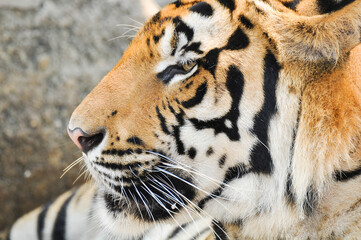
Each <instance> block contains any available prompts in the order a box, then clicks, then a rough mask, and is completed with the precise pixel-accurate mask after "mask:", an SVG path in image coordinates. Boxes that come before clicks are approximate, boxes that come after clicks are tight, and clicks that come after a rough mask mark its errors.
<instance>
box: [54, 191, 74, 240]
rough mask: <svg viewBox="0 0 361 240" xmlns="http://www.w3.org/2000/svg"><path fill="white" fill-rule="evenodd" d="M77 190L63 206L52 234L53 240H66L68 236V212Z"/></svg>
mask: <svg viewBox="0 0 361 240" xmlns="http://www.w3.org/2000/svg"><path fill="white" fill-rule="evenodd" d="M75 193H76V190H75V191H73V193H72V194H71V195H70V197H68V199H66V201H65V202H64V203H63V205H62V206H61V208H60V210H59V212H58V216H57V217H56V220H55V224H54V229H53V233H52V240H65V235H66V211H67V209H68V205H69V203H70V201H71V199H72V198H73V197H74V195H75Z"/></svg>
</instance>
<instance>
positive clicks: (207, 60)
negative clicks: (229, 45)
mask: <svg viewBox="0 0 361 240" xmlns="http://www.w3.org/2000/svg"><path fill="white" fill-rule="evenodd" d="M221 51H222V50H221V49H219V48H215V49H212V50H210V51H209V52H208V53H207V55H206V56H204V57H203V58H202V62H201V64H202V66H203V68H204V69H206V70H208V71H209V72H210V73H211V74H212V75H213V77H216V73H215V72H216V67H217V64H218V57H219V53H220V52H221Z"/></svg>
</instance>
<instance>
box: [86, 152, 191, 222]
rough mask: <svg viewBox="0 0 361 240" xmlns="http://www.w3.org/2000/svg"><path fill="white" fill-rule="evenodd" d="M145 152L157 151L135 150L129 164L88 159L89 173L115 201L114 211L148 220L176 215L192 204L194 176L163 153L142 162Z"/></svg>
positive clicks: (102, 159)
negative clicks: (138, 151)
mask: <svg viewBox="0 0 361 240" xmlns="http://www.w3.org/2000/svg"><path fill="white" fill-rule="evenodd" d="M144 152H150V153H156V152H154V151H143V152H142V153H140V154H137V153H134V156H132V155H129V156H128V157H132V158H133V161H131V162H129V163H127V164H120V163H116V162H114V161H113V162H106V161H104V158H98V159H97V160H96V161H92V162H89V161H88V162H89V164H88V165H89V167H90V168H91V169H90V172H91V173H92V175H93V176H94V178H95V179H97V180H98V182H100V183H101V184H102V185H103V186H105V187H106V189H107V192H108V193H109V195H110V196H112V197H109V198H108V200H109V201H113V204H112V209H113V211H115V212H119V211H120V210H122V211H127V212H128V213H131V214H132V215H134V216H135V217H137V218H139V219H142V220H146V221H149V222H154V221H157V220H166V219H168V218H173V215H175V214H176V213H178V212H179V211H181V210H182V209H183V208H189V205H191V204H192V203H193V202H192V201H193V200H194V198H195V196H196V193H197V191H196V186H195V185H194V183H193V178H192V177H191V175H190V174H189V173H187V172H186V171H184V170H182V169H178V168H177V167H176V166H175V165H174V162H170V159H169V158H167V157H165V155H163V154H158V155H157V154H147V156H152V159H150V158H145V159H147V160H144V159H143V161H142V160H141V159H140V156H141V155H142V154H144ZM161 156H163V157H161ZM112 199H113V200H112Z"/></svg>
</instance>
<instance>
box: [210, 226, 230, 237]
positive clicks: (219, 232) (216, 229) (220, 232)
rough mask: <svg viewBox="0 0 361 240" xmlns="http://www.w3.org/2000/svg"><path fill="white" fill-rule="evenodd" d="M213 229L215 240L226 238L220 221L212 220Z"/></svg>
mask: <svg viewBox="0 0 361 240" xmlns="http://www.w3.org/2000/svg"><path fill="white" fill-rule="evenodd" d="M213 230H214V236H215V237H216V240H228V239H229V238H228V237H227V234H226V229H225V228H224V226H223V224H222V223H220V222H217V223H216V222H213Z"/></svg>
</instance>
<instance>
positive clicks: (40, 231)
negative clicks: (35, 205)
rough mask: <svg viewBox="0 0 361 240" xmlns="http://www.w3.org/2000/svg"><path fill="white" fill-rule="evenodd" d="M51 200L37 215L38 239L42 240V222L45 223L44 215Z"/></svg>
mask: <svg viewBox="0 0 361 240" xmlns="http://www.w3.org/2000/svg"><path fill="white" fill-rule="evenodd" d="M51 204H52V202H50V203H48V204H46V205H45V206H44V207H43V209H42V210H41V212H40V214H39V216H38V225H37V233H38V239H39V240H43V230H44V225H45V224H44V223H45V217H46V213H47V212H48V209H49V207H50V205H51Z"/></svg>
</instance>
